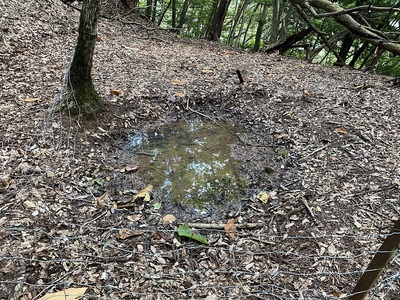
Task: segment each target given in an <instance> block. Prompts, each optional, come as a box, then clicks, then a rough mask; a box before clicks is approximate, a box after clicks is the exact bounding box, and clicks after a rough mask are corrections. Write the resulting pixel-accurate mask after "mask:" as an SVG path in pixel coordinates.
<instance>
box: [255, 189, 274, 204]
mask: <svg viewBox="0 0 400 300" xmlns="http://www.w3.org/2000/svg"><path fill="white" fill-rule="evenodd" d="M270 197H271V196H270V195H269V194H268V193H267V192H264V191H263V192H259V193H258V195H257V199H258V200H260V201H261V202H262V203H264V204H265V203H267V202H268V200H269V198H270Z"/></svg>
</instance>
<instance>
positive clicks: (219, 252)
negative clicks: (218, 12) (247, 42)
mask: <svg viewBox="0 0 400 300" xmlns="http://www.w3.org/2000/svg"><path fill="white" fill-rule="evenodd" d="M111 2H112V4H111ZM115 3H116V2H115ZM115 3H114V2H113V1H110V4H109V6H110V7H108V8H106V9H105V10H104V11H103V13H102V14H103V15H104V16H107V17H108V18H101V19H100V22H99V42H98V43H97V44H96V52H95V57H94V69H93V78H94V83H95V86H96V88H97V89H98V91H99V93H100V94H101V96H102V97H103V98H104V100H105V102H106V112H104V113H103V114H101V115H99V116H98V119H96V120H93V121H90V122H87V121H83V120H79V119H77V118H74V117H69V116H68V114H65V113H59V112H55V111H51V110H50V109H51V108H52V107H53V106H54V105H55V104H56V103H57V100H58V99H59V96H58V95H59V94H60V90H61V88H62V86H63V82H64V76H65V73H66V70H67V66H68V63H69V62H70V60H71V56H72V54H73V47H74V44H75V40H76V37H77V30H76V28H77V25H78V17H79V13H78V12H77V11H76V10H74V9H72V8H70V7H67V6H65V5H64V4H62V3H61V1H39V0H32V1H17V0H0V11H1V15H0V44H1V45H0V85H1V90H0V108H1V110H0V114H1V124H0V130H1V131H0V132H1V134H0V143H1V144H0V147H1V148H0V151H1V152H0V156H1V166H0V193H1V194H0V242H1V245H2V247H0V299H39V298H40V297H42V296H44V295H45V294H47V293H52V292H56V291H59V290H62V289H67V288H75V287H88V289H87V291H86V293H85V296H84V297H83V298H82V299H205V298H207V299H222V298H226V299H336V298H340V297H344V296H345V295H347V294H349V293H350V292H351V291H352V289H353V287H354V286H355V284H356V282H357V279H358V278H359V277H360V275H361V273H362V271H363V270H364V269H365V267H366V266H367V265H368V263H369V261H370V260H371V258H372V256H373V253H374V251H376V250H377V248H378V247H379V246H380V244H381V243H382V240H383V238H384V236H385V235H387V234H388V233H389V232H390V231H391V229H392V227H393V221H395V220H397V219H398V217H399V214H400V206H399V197H400V192H399V183H400V167H399V159H400V154H399V153H400V143H399V138H400V137H399V135H400V123H399V111H400V109H399V104H400V100H399V99H400V89H399V88H398V87H394V86H393V85H392V84H391V81H390V80H391V78H388V77H385V76H380V75H374V74H369V73H364V72H360V71H357V70H353V69H349V68H339V67H324V66H321V65H317V64H310V63H307V62H305V61H302V60H295V59H290V58H287V57H284V56H280V55H277V54H273V55H265V54H263V53H247V52H243V51H238V50H234V49H230V48H227V47H223V46H221V45H219V44H217V43H210V42H207V41H199V40H190V39H187V38H183V37H179V36H177V35H175V34H173V33H170V32H168V31H165V30H161V29H157V28H155V27H154V26H152V25H151V24H149V23H147V22H146V21H144V20H143V19H141V18H140V17H138V16H131V15H124V14H123V13H122V10H121V9H117V8H116V7H115V6H117V5H116V4H115ZM236 70H240V72H241V74H242V75H243V78H244V83H243V84H240V83H239V80H238V77H237V75H236ZM112 90H114V91H113V92H111V91H112ZM193 118H200V119H205V120H210V119H211V120H213V121H217V122H229V123H234V124H237V125H240V126H242V127H243V128H244V130H243V131H242V132H241V133H240V138H238V143H236V144H235V145H234V146H232V147H233V149H234V151H233V152H235V153H234V155H235V156H236V158H239V159H240V160H241V165H240V172H241V173H242V174H243V176H244V177H245V178H246V179H247V180H248V183H249V186H248V189H247V190H246V191H245V195H244V198H245V199H243V201H241V203H240V205H238V206H235V207H234V208H229V209H226V211H224V210H223V209H222V211H221V210H220V211H219V212H218V213H215V214H213V212H212V211H211V212H210V213H209V214H208V215H207V216H203V215H196V214H195V213H194V212H191V211H188V212H187V214H184V213H182V212H181V213H180V214H178V213H175V212H174V211H170V210H169V209H170V208H169V206H168V203H164V202H163V195H162V193H161V192H160V189H159V187H157V186H154V191H153V194H152V198H151V199H150V201H148V202H146V201H143V200H141V199H136V200H135V202H134V203H133V204H132V205H127V207H125V208H120V207H118V205H119V204H120V203H125V204H127V203H128V204H129V203H132V197H133V195H135V193H137V192H138V191H140V190H141V189H143V188H145V187H146V186H147V185H148V184H149V183H150V182H146V181H145V180H144V179H143V178H142V176H141V173H140V171H141V170H140V164H138V157H137V155H135V153H133V152H132V151H129V150H127V148H126V147H125V145H126V143H127V141H128V137H129V136H131V135H133V134H135V133H137V132H140V131H145V130H147V129H151V128H158V127H160V126H162V125H163V124H168V123H171V122H173V121H175V120H182V119H183V120H191V119H193ZM136 169H138V170H136ZM262 192H265V193H269V194H270V195H271V197H270V199H268V201H264V202H263V201H260V199H258V198H257V195H259V193H262ZM103 195H104V197H102V198H100V196H103ZM155 203H161V204H162V205H161V207H157V206H156V205H155ZM166 214H175V215H176V217H177V220H176V222H174V223H172V224H164V222H163V217H164V216H165V215H166ZM232 218H237V220H236V225H237V232H235V231H234V230H235V229H234V228H233V227H230V228H231V230H232V231H230V232H225V231H224V224H226V223H227V222H228V220H229V219H232ZM183 223H198V226H197V227H196V225H195V224H192V225H191V226H192V227H193V228H196V233H200V234H202V235H204V236H206V237H207V239H208V241H209V242H210V245H206V244H201V243H199V242H198V241H195V240H191V239H185V238H182V237H179V236H178V234H177V232H176V229H177V227H178V224H183ZM254 223H256V225H257V226H254V227H251V226H250V225H251V224H253V225H254ZM221 224H222V225H221ZM240 226H242V227H243V228H240ZM399 267H400V259H399V257H398V256H397V257H396V258H395V259H394V260H393V261H392V263H391V265H390V266H389V267H388V268H387V270H386V271H385V272H384V273H383V275H382V279H381V280H380V281H379V282H378V284H377V285H376V286H375V287H374V289H373V291H372V292H371V295H370V298H368V299H397V297H398V292H396V290H397V291H398V290H399V289H400V276H399V273H398V270H399Z"/></svg>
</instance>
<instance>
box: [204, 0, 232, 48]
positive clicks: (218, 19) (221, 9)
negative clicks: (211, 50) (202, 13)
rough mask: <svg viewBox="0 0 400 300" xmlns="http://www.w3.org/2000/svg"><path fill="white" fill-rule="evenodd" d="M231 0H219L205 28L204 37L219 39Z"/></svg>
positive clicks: (212, 39) (210, 39)
mask: <svg viewBox="0 0 400 300" xmlns="http://www.w3.org/2000/svg"><path fill="white" fill-rule="evenodd" d="M230 2H231V0H220V2H219V5H218V8H217V10H216V11H215V12H214V14H213V17H212V19H211V22H210V25H209V27H208V28H207V32H206V38H207V40H209V41H219V38H220V37H221V32H222V26H223V24H224V20H225V17H226V13H227V12H228V8H229V4H230Z"/></svg>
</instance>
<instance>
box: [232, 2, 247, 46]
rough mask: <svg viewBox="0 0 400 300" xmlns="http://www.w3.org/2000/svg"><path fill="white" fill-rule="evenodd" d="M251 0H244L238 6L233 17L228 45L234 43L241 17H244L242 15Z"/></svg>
mask: <svg viewBox="0 0 400 300" xmlns="http://www.w3.org/2000/svg"><path fill="white" fill-rule="evenodd" d="M249 3H250V0H244V1H243V3H242V2H241V3H240V4H239V6H238V8H237V11H236V14H235V17H234V19H233V25H232V27H231V29H230V30H229V35H228V45H231V44H232V41H233V39H234V38H235V31H236V28H237V26H238V24H239V21H240V19H241V18H242V15H243V14H244V12H245V11H246V9H247V6H248V5H249Z"/></svg>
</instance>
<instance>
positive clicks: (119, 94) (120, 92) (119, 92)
mask: <svg viewBox="0 0 400 300" xmlns="http://www.w3.org/2000/svg"><path fill="white" fill-rule="evenodd" d="M110 93H111V95H115V96H121V95H122V91H121V90H110Z"/></svg>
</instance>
